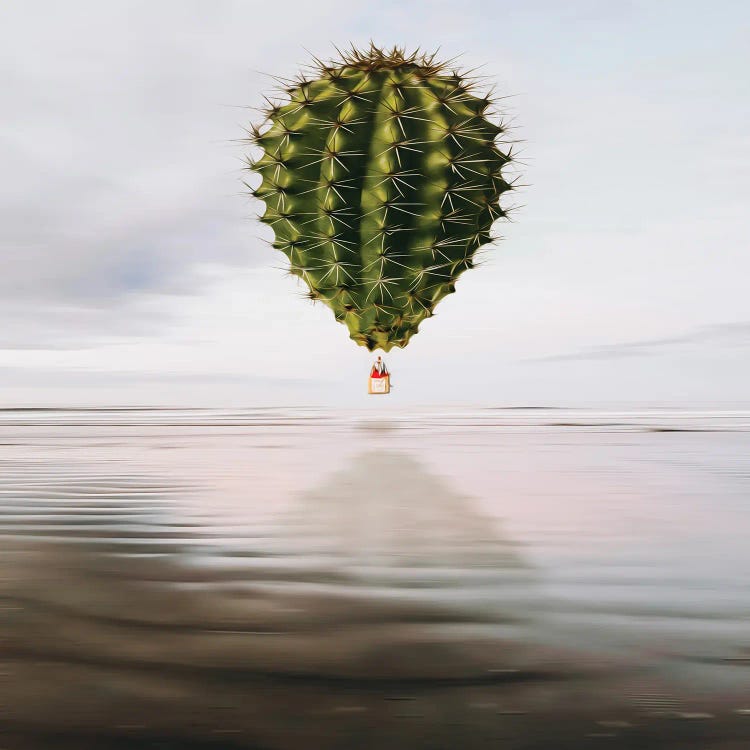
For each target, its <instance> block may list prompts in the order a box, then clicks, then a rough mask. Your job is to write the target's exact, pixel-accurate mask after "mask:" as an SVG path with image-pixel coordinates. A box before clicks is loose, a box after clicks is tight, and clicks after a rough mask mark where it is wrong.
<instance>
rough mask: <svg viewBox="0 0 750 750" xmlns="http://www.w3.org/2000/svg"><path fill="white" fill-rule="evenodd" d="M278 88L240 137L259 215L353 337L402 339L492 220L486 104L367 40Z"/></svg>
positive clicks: (471, 254)
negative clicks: (250, 146)
mask: <svg viewBox="0 0 750 750" xmlns="http://www.w3.org/2000/svg"><path fill="white" fill-rule="evenodd" d="M284 94H285V96H284V101H283V102H281V103H274V104H271V105H270V106H269V108H268V111H267V112H266V115H267V119H266V121H265V123H263V124H262V125H260V126H257V127H253V129H252V131H251V138H252V142H253V143H254V144H255V145H256V146H258V147H259V148H260V150H261V152H262V153H261V155H260V156H259V158H257V159H255V160H254V161H250V163H249V167H250V169H252V170H253V171H256V172H258V173H260V175H261V176H262V182H261V183H260V185H259V186H258V187H257V188H256V189H255V190H254V191H253V195H254V196H255V197H257V198H260V199H261V200H263V201H264V202H265V204H266V209H265V213H264V214H263V216H262V217H261V221H263V222H265V223H267V224H269V225H270V226H271V227H272V228H273V230H274V234H275V241H274V242H273V246H274V247H275V248H277V249H278V250H281V251H282V252H283V253H284V254H285V255H286V257H287V258H288V260H289V272H290V273H291V274H293V275H295V276H298V277H299V278H301V279H303V280H304V281H305V283H306V284H307V286H308V287H309V293H308V296H309V297H310V298H311V299H313V300H321V301H323V302H324V303H325V304H326V305H328V306H329V307H330V308H331V309H332V310H333V312H334V315H335V317H336V320H338V321H340V322H342V323H345V324H346V326H347V328H348V329H349V333H350V337H351V338H352V339H353V340H354V341H355V342H356V343H358V344H360V345H362V346H366V347H367V348H368V349H369V350H370V351H372V350H374V349H383V350H384V351H389V350H390V349H391V348H392V347H394V346H398V347H404V346H406V345H407V343H408V342H409V339H410V338H411V336H413V335H414V334H415V333H417V329H418V327H419V324H420V323H421V322H422V320H424V319H425V318H427V317H430V316H431V315H432V314H433V310H434V309H435V306H436V305H437V303H438V302H439V301H440V300H441V299H442V298H443V297H445V296H446V295H447V294H450V293H451V292H453V291H455V282H456V279H457V278H458V276H459V275H460V274H461V273H462V272H463V271H465V270H466V269H468V268H472V267H473V265H474V259H475V254H476V251H477V250H478V249H479V248H480V247H481V246H482V245H484V244H486V243H488V242H490V241H491V240H492V238H491V235H490V229H491V227H492V224H493V222H494V221H495V220H496V219H498V218H500V217H503V216H504V215H505V212H504V210H503V208H501V207H500V204H499V199H500V196H501V195H502V194H503V193H504V192H506V191H508V190H510V189H511V184H510V183H509V182H508V181H506V179H505V177H504V175H503V169H504V167H505V166H506V165H507V164H508V163H509V162H510V161H511V154H510V151H509V150H508V151H507V152H504V151H502V150H501V149H500V147H499V146H498V144H497V143H496V138H497V137H498V136H499V135H500V134H502V133H503V132H504V128H503V126H502V125H501V124H494V123H492V122H490V121H489V120H488V119H487V118H486V116H485V114H486V112H487V109H488V107H489V106H490V105H491V104H492V102H491V99H490V98H489V97H486V96H481V95H479V94H478V92H476V90H475V84H474V82H473V79H470V78H467V77H466V76H464V75H462V74H460V73H458V72H455V71H451V70H449V69H448V68H447V67H446V66H445V65H443V64H441V63H439V62H436V61H435V58H434V55H432V56H430V55H423V54H418V53H414V54H412V55H406V54H405V53H404V51H403V50H401V49H399V48H394V49H393V50H391V51H388V52H385V51H383V50H381V49H378V48H377V47H375V46H372V45H371V47H370V48H369V49H368V50H366V51H364V52H360V51H357V50H356V49H352V50H350V51H348V52H345V53H342V54H341V58H340V59H338V60H336V61H333V62H330V63H322V62H320V61H316V67H315V75H314V76H312V77H310V78H299V79H295V80H294V81H292V82H288V85H285V86H284Z"/></svg>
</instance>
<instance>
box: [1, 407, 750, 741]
mask: <svg viewBox="0 0 750 750" xmlns="http://www.w3.org/2000/svg"><path fill="white" fill-rule="evenodd" d="M749 504H750V412H742V411H723V412H709V411H702V412H699V411H675V410H667V409H664V410H653V409H650V410H642V411H638V412H636V411H611V412H603V411H593V410H577V411H573V410H563V409H476V410H449V409H446V410H443V411H436V410H414V411H411V412H408V413H406V412H399V413H397V412H393V413H381V414H379V415H378V414H375V413H374V412H363V413H355V412H328V411H321V410H313V409H310V410H305V409H286V410H285V409H244V410H224V411H222V410H201V409H195V410H165V409H148V410H146V409H142V410H138V409H109V410H106V409H96V410H75V409H45V410H4V411H3V410H0V748H5V749H6V750H11V749H15V748H19V749H25V748H34V749H36V748H65V749H66V750H67V748H71V749H72V748H76V750H78V749H79V748H103V749H104V750H106V749H107V748H213V747H217V748H219V747H220V748H259V749H260V748H263V749H268V748H280V749H286V748H290V749H291V748H313V749H315V748H321V749H323V748H389V749H391V750H399V749H400V748H493V747H507V748H529V749H537V748H538V749H540V750H541V749H542V748H589V747H592V748H594V747H596V748H599V747H607V748H630V747H632V748H720V749H721V750H733V749H734V748H737V749H738V750H739V748H743V749H746V748H747V747H750V574H749V573H748V571H750V512H749V511H748V505H749Z"/></svg>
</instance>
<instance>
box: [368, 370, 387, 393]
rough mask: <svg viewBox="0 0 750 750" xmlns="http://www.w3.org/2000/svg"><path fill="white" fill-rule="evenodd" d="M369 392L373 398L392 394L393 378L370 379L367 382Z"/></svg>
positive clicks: (385, 376)
mask: <svg viewBox="0 0 750 750" xmlns="http://www.w3.org/2000/svg"><path fill="white" fill-rule="evenodd" d="M367 392H368V393H369V394H371V395H373V396H375V395H380V394H385V393H390V392H391V376H390V375H384V376H383V377H382V378H370V379H369V380H368V382H367Z"/></svg>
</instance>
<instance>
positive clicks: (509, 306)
mask: <svg viewBox="0 0 750 750" xmlns="http://www.w3.org/2000/svg"><path fill="white" fill-rule="evenodd" d="M749 34H750V4H748V3H747V2H742V1H738V2H730V1H729V0H717V1H715V2H712V3H706V2H700V3H699V2H689V1H686V0H682V1H679V2H670V1H668V0H664V1H663V2H653V0H650V1H647V2H628V0H618V1H617V2H614V1H608V0H597V1H594V0H591V1H590V2H588V1H584V0H570V1H567V2H561V1H559V0H548V1H546V2H543V1H541V0H539V1H535V0H517V1H514V2H503V1H502V0H492V1H489V0H488V1H487V2H485V1H484V0H466V1H465V2H462V3H448V2H441V1H434V0H433V1H431V2H406V1H404V2H392V1H390V0H378V2H356V1H355V2H349V3H340V2H331V1H329V0H318V1H317V2H315V3H310V2H296V1H295V0H286V2H284V3H277V4H274V3H267V2H265V3H259V2H255V0H244V2H222V1H221V0H213V1H212V2H204V1H201V2H190V1H187V0H179V1H175V2H168V1H167V0H161V1H159V0H150V1H149V2H117V1H116V0H108V1H107V2H94V1H92V2H76V1H75V0H67V2H65V3H58V2H48V3H44V2H34V1H33V0H15V2H14V1H13V0H11V1H10V2H5V3H3V4H2V6H0V60H1V63H0V91H2V97H1V98H0V108H1V109H0V164H1V165H2V170H3V179H2V181H1V182H0V405H3V404H6V405H7V404H20V403H29V404H44V403H87V402H91V403H101V402H110V403H183V404H199V403H221V402H227V403H246V404H253V403H269V402H273V403H278V402H294V403H310V404H318V403H320V404H323V403H326V404H328V403H337V402H341V403H346V404H348V405H358V404H364V403H365V402H366V396H364V395H363V391H364V384H363V382H362V379H363V376H364V374H365V373H366V370H367V366H368V361H369V359H370V355H369V354H368V353H367V352H366V351H365V350H364V349H361V348H358V347H356V346H355V345H354V344H353V343H352V342H351V341H349V339H348V336H347V332H346V329H345V328H344V327H343V326H340V325H338V324H336V323H335V322H334V320H333V316H332V314H331V313H330V311H328V310H327V309H325V308H322V307H321V306H318V307H312V306H311V305H310V304H309V303H308V302H307V301H305V300H303V299H302V295H301V291H302V290H301V289H299V288H297V286H296V285H295V283H294V282H293V281H292V280H290V279H288V278H286V277H284V276H283V274H282V273H281V272H280V271H279V270H278V267H279V265H280V260H281V256H278V257H277V255H276V254H274V251H272V250H270V249H269V248H267V246H266V245H265V244H264V243H263V242H262V239H261V238H264V237H267V236H268V235H267V229H266V228H265V227H262V226H261V225H259V224H258V223H257V222H256V221H255V220H254V216H255V214H256V212H257V211H258V209H259V206H258V205H256V204H254V203H253V202H252V201H251V200H250V199H249V198H247V196H245V195H243V192H242V191H243V188H242V185H241V179H242V177H243V174H242V172H241V158H242V155H243V150H242V146H241V145H240V144H238V143H237V142H236V139H239V138H241V137H242V135H243V130H242V128H243V126H244V125H247V124H248V123H249V122H250V121H251V120H252V119H253V118H254V117H255V114H254V113H253V111H252V110H251V109H248V108H247V107H251V106H256V105H259V104H260V103H261V95H262V94H263V93H264V92H266V91H267V90H268V89H269V87H270V86H271V85H272V83H273V82H272V81H271V80H270V79H269V78H268V77H266V76H265V75H264V73H272V74H279V75H285V76H289V75H292V74H294V73H295V71H296V70H297V68H298V66H299V65H300V64H303V63H304V62H305V61H306V60H307V59H308V52H306V50H309V51H310V52H311V53H314V54H316V55H319V56H327V55H329V54H332V53H333V47H332V45H333V44H338V45H346V44H347V43H349V42H354V43H360V44H363V43H366V42H367V41H368V40H369V39H370V38H372V39H374V40H375V41H376V42H377V43H379V44H382V45H392V44H394V43H396V44H403V45H406V46H407V47H410V48H411V47H416V46H421V47H423V48H427V49H432V48H436V47H440V49H441V51H442V54H443V55H444V56H446V57H452V56H454V55H456V54H462V55H463V57H462V60H463V63H464V64H465V65H466V66H467V67H474V66H476V65H483V66H484V67H483V69H482V71H483V73H484V74H486V75H487V76H489V77H491V78H492V79H494V80H495V81H496V82H497V84H498V87H497V90H498V92H499V93H500V94H504V95H509V96H510V98H509V99H507V100H505V102H506V110H507V111H508V112H509V114H510V115H511V116H512V117H513V118H514V122H515V124H516V126H517V129H516V131H515V135H516V137H517V138H518V139H519V140H521V141H522V143H521V144H520V145H521V148H522V151H523V160H524V165H523V167H522V168H523V173H524V174H523V182H524V183H527V184H528V187H526V188H524V190H523V191H522V193H521V194H519V195H518V196H516V200H517V201H518V202H519V203H522V204H523V207H522V208H521V209H520V210H518V212H517V213H516V215H515V222H514V223H513V224H506V225H503V226H499V227H498V229H499V230H500V232H501V233H502V234H503V235H504V237H505V240H504V241H503V242H501V243H500V244H499V245H498V247H496V248H495V249H493V250H491V251H490V252H489V253H488V263H487V265H485V266H484V267H483V268H481V269H478V270H476V271H472V272H470V273H467V274H466V275H464V276H463V277H462V278H461V281H460V282H459V284H458V291H457V293H456V294H455V295H452V296H451V297H449V298H448V299H446V300H445V301H443V302H442V303H441V305H440V307H439V308H438V311H437V312H438V314H437V315H436V316H435V318H434V319H431V320H429V321H426V322H425V323H424V324H423V326H422V329H421V332H420V334H419V335H418V336H417V337H416V338H414V339H413V341H412V343H411V344H410V345H409V347H408V348H407V349H406V350H404V351H398V352H395V353H392V354H391V355H390V356H389V358H388V362H389V364H390V365H391V367H392V369H394V370H395V372H396V376H397V377H396V378H394V380H396V383H397V386H398V388H397V390H396V391H395V392H394V396H393V399H392V402H391V403H393V402H395V403H404V404H406V403H410V402H420V401H422V402H423V401H431V402H435V403H439V402H455V401H468V402H475V403H482V404H493V405H495V404H496V405H503V404H517V403H549V404H553V403H554V404H565V403H576V404H578V403H582V402H585V401H592V402H596V401H645V402H649V403H654V402H689V403H701V404H704V403H710V402H723V403H730V402H747V401H749V400H750V396H749V395H748V385H747V383H748V381H749V380H750V252H749V248H748V239H749V238H750V231H749V230H750V221H749V220H748V211H749V210H750V128H748V123H749V122H750V75H748V70H750V45H748V43H747V40H748V37H749Z"/></svg>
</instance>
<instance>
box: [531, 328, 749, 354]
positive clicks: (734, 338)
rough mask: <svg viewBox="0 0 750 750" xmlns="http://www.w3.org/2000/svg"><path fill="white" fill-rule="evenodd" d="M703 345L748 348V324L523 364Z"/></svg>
mask: <svg viewBox="0 0 750 750" xmlns="http://www.w3.org/2000/svg"><path fill="white" fill-rule="evenodd" d="M691 344H703V345H709V346H710V345H725V346H750V322H736V323H723V324H719V325H711V326H703V327H701V328H697V329H695V330H693V331H691V332H689V333H686V334H684V335H682V336H672V337H669V338H659V339H643V340H640V341H626V342H622V343H618V344H604V345H600V346H590V347H586V348H584V349H579V350H578V351H574V352H569V353H566V354H555V355H552V356H549V357H535V358H532V359H528V360H526V361H527V362H574V361H580V360H590V359H601V360H607V359H622V358H625V357H643V356H651V355H655V354H661V353H663V352H664V351H666V350H672V349H675V348H677V347H681V346H686V345H691Z"/></svg>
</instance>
